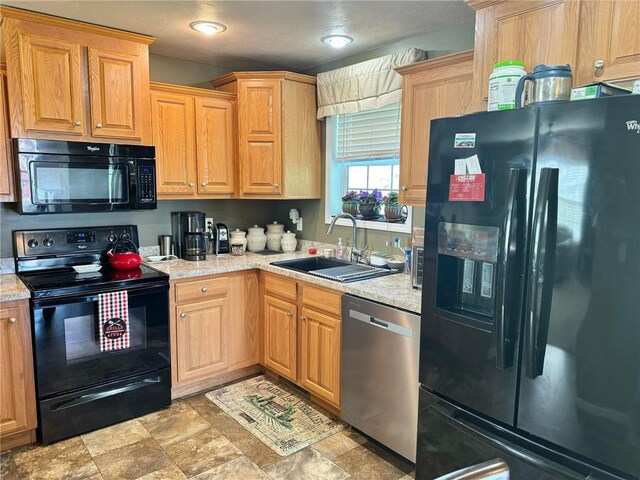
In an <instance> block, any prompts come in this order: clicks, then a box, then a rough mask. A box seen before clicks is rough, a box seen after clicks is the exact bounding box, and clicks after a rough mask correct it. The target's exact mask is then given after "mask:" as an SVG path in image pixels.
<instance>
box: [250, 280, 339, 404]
mask: <svg viewBox="0 0 640 480" xmlns="http://www.w3.org/2000/svg"><path fill="white" fill-rule="evenodd" d="M262 285H263V293H264V295H263V303H262V305H263V311H262V319H263V332H264V337H263V364H264V366H265V367H267V368H268V369H270V370H272V371H273V372H275V373H277V374H279V375H282V376H283V377H285V378H288V379H289V380H291V381H293V382H295V383H296V384H298V385H299V386H300V387H302V388H304V389H305V390H307V391H308V392H309V393H311V395H312V397H313V398H314V399H315V400H316V401H320V402H321V403H323V404H325V405H326V406H329V407H330V408H331V409H334V410H335V409H339V408H340V342H341V327H342V320H341V315H342V312H341V299H342V294H341V293H340V292H336V291H333V290H329V289H326V288H322V287H317V286H315V285H310V284H307V283H304V282H296V281H295V280H292V279H289V278H285V277H282V276H279V275H274V274H271V273H264V274H263V276H262Z"/></svg>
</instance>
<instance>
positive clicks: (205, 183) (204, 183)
mask: <svg viewBox="0 0 640 480" xmlns="http://www.w3.org/2000/svg"><path fill="white" fill-rule="evenodd" d="M200 185H201V186H203V187H206V186H207V185H209V182H202V183H201V184H200Z"/></svg>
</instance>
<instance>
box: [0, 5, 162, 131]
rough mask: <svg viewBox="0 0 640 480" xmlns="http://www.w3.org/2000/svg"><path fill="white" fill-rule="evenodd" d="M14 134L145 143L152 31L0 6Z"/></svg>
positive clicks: (148, 114) (147, 126) (148, 122)
mask: <svg viewBox="0 0 640 480" xmlns="http://www.w3.org/2000/svg"><path fill="white" fill-rule="evenodd" d="M2 16H3V30H4V44H5V45H6V57H7V69H8V82H9V92H11V96H10V102H11V108H10V112H11V133H12V136H13V137H14V138H45V139H54V140H75V141H88V142H91V141H93V142H95V141H98V142H103V143H107V142H120V143H122V142H123V140H125V141H126V142H127V143H134V144H135V143H137V144H151V128H150V121H149V120H150V118H149V117H150V109H149V58H148V57H149V52H148V45H149V44H150V43H151V42H153V40H154V38H152V37H147V36H144V35H138V34H134V33H129V32H123V31H119V30H114V29H110V28H105V27H99V26H95V25H89V24H85V23H81V22H75V21H71V20H66V19H62V18H58V17H49V16H47V15H41V14H36V13H33V12H28V11H24V10H16V9H12V8H8V7H2Z"/></svg>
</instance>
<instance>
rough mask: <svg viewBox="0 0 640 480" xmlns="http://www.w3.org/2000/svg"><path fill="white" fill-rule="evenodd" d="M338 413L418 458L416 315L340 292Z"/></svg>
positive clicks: (378, 437)
mask: <svg viewBox="0 0 640 480" xmlns="http://www.w3.org/2000/svg"><path fill="white" fill-rule="evenodd" d="M341 348H342V369H341V376H342V383H341V388H342V394H341V400H340V403H341V409H342V418H343V419H344V420H345V421H346V422H348V423H350V424H351V425H353V426H354V427H355V428H357V429H358V430H361V431H362V432H364V433H366V434H367V435H369V436H370V437H372V438H374V439H376V440H377V441H379V442H380V443H382V444H383V445H386V446H387V447H389V448H390V449H391V450H393V451H395V452H397V453H399V454H400V455H402V456H403V457H405V458H407V459H409V460H411V461H412V462H415V461H416V438H417V425H418V356H419V352H420V316H419V315H414V314H411V313H407V312H403V311H401V310H396V309H394V308H391V307H387V306H384V305H380V304H378V303H374V302H370V301H368V300H363V299H361V298H357V297H353V296H351V295H344V296H343V297H342V347H341Z"/></svg>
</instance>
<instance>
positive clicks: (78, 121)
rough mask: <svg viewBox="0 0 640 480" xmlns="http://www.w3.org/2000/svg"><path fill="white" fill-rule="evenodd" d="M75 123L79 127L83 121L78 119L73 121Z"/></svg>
mask: <svg viewBox="0 0 640 480" xmlns="http://www.w3.org/2000/svg"><path fill="white" fill-rule="evenodd" d="M73 124H74V125H75V126H76V127H79V126H80V125H82V122H81V121H80V120H76V121H75V122H73Z"/></svg>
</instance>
